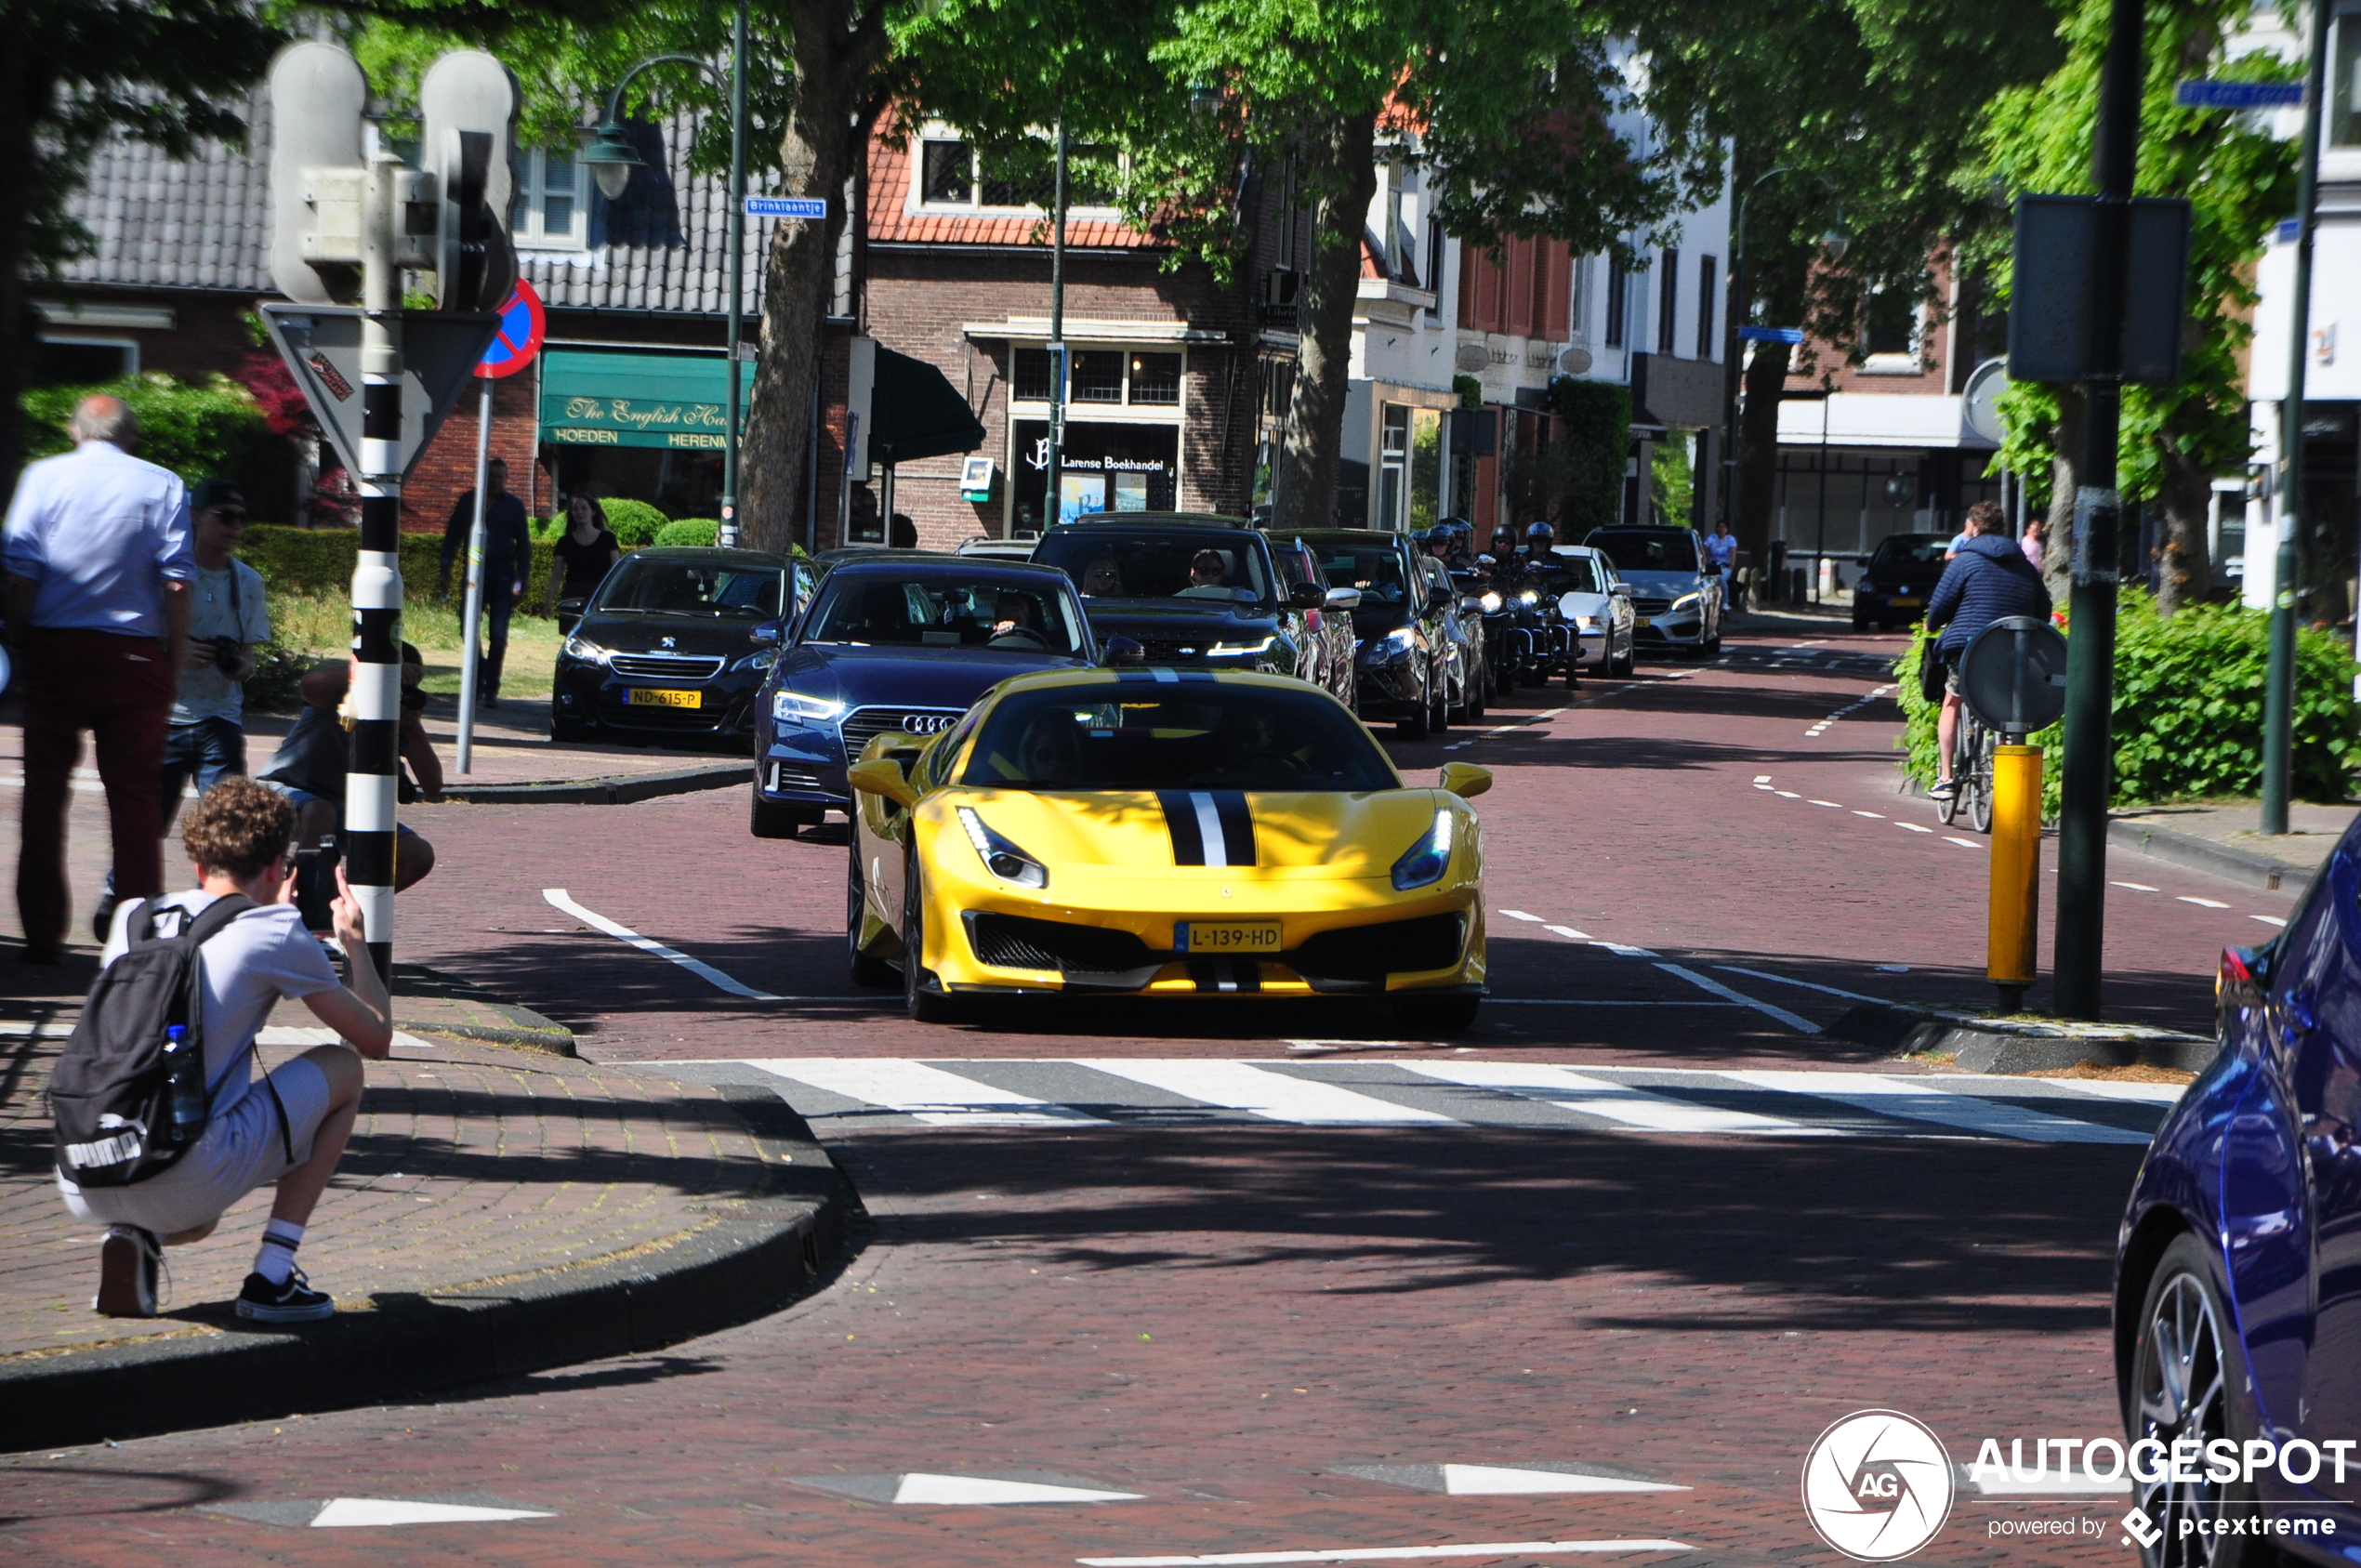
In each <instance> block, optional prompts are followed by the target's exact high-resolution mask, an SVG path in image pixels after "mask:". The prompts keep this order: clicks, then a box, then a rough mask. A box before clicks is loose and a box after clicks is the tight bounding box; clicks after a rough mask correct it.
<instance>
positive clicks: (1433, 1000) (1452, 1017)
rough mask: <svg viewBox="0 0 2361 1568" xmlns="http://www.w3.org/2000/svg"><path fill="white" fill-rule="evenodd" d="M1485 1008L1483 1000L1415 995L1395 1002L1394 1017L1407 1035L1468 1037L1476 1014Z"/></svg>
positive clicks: (1460, 996) (1403, 997)
mask: <svg viewBox="0 0 2361 1568" xmlns="http://www.w3.org/2000/svg"><path fill="white" fill-rule="evenodd" d="M1483 1006H1484V998H1483V997H1481V996H1466V995H1447V996H1431V995H1419V994H1418V993H1416V992H1413V993H1411V994H1410V995H1406V996H1401V997H1397V998H1396V999H1395V1001H1394V1004H1393V1013H1394V1016H1395V1017H1396V1018H1398V1019H1400V1020H1401V1021H1402V1027H1403V1030H1404V1032H1405V1033H1407V1034H1414V1035H1416V1034H1423V1035H1432V1036H1443V1037H1447V1036H1449V1035H1453V1034H1465V1033H1466V1032H1467V1030H1468V1029H1469V1028H1470V1027H1471V1025H1473V1024H1474V1022H1475V1021H1476V1010H1477V1009H1478V1008H1481V1007H1483Z"/></svg>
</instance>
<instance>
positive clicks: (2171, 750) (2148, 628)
mask: <svg viewBox="0 0 2361 1568" xmlns="http://www.w3.org/2000/svg"><path fill="white" fill-rule="evenodd" d="M2269 630H2270V617H2269V616H2268V615H2267V614H2266V613H2263V612H2262V611H2259V610H2248V609H2245V608H2242V607H2240V606H2236V605H2211V604H2207V605H2196V606H2192V607H2191V608H2188V609H2185V610H2183V611H2181V612H2180V613H2177V614H2175V615H2173V616H2172V617H2171V618H2170V619H2169V620H2168V619H2166V618H2165V617H2163V616H2161V615H2158V614H2157V613H2156V601H2155V600H2153V599H2151V598H2150V597H2149V596H2148V594H2147V593H2146V592H2144V591H2143V590H2141V589H2138V588H2126V589H2124V590H2123V594H2122V598H2121V600H2120V607H2119V608H2118V609H2117V613H2116V643H2115V724H2114V731H2115V796H2114V804H2116V805H2117V806H2130V805H2155V804H2160V803H2162V802H2165V801H2170V800H2202V799H2208V798H2213V797H2240V796H2249V795H2254V794H2257V793H2258V792H2260V791H2261V789H2262V686H2263V671H2264V665H2265V662H2266V659H2267V656H2268V655H2267V641H2268V637H2269ZM1926 642H1927V633H1926V628H1925V627H1924V626H1920V627H1919V629H1918V632H1917V634H1916V635H1915V636H1914V637H1913V638H1912V639H1911V642H1910V649H1909V652H1906V654H1904V655H1903V658H1902V660H1901V662H1900V663H1899V664H1898V665H1895V667H1894V679H1896V680H1898V681H1900V682H1901V683H1902V684H1901V691H1900V692H1899V693H1898V694H1899V696H1900V698H1901V702H1902V711H1903V714H1904V717H1905V718H1906V724H1905V726H1904V730H1903V738H1902V740H1901V741H1900V742H1898V743H1897V744H1898V745H1899V746H1900V748H1901V749H1902V750H1903V752H1904V753H1905V756H1904V759H1903V763H1902V767H1903V771H1905V772H1906V773H1907V774H1908V775H1909V776H1910V777H1912V778H1914V779H1917V780H1918V781H1919V782H1920V783H1921V784H1931V783H1932V782H1933V780H1934V777H1935V705H1933V704H1932V703H1928V702H1925V701H1923V700H1921V699H1920V697H1919V662H1920V659H1921V657H1922V652H1923V650H1924V648H1925V645H1926ZM2353 676H2354V662H2353V656H2352V650H2351V648H2350V646H2349V645H2348V644H2347V643H2346V642H2345V640H2344V639H2342V638H2341V637H2339V636H2337V635H2335V634H2333V633H2331V632H2328V631H2325V630H2318V629H2314V628H2311V627H2305V628H2302V629H2301V630H2299V631H2298V632H2297V634H2296V701H2295V736H2294V748H2293V753H2292V756H2291V758H2290V762H2291V764H2292V766H2291V768H2290V782H2291V784H2293V786H2294V790H2295V793H2296V794H2297V795H2298V796H2299V797H2302V798H2303V799H2306V800H2342V799H2343V798H2345V796H2346V793H2347V791H2348V788H2349V785H2350V780H2351V777H2352V774H2353V771H2354V764H2355V762H2356V761H2361V755H2356V748H2355V744H2354V703H2353ZM2033 739H2034V740H2035V741H2036V742H2038V743H2039V744H2040V745H2041V748H2042V752H2043V758H2042V792H2043V797H2044V798H2043V801H2042V810H2043V814H2044V815H2046V816H2052V817H2054V816H2055V815H2056V814H2057V807H2058V778H2059V773H2060V771H2061V769H2062V767H2063V764H2064V752H2063V746H2064V732H2063V730H2062V728H2061V727H2060V726H2058V725H2051V727H2050V728H2049V729H2047V730H2044V731H2040V732H2039V733H2038V734H2037V735H2035V736H2034V737H2033Z"/></svg>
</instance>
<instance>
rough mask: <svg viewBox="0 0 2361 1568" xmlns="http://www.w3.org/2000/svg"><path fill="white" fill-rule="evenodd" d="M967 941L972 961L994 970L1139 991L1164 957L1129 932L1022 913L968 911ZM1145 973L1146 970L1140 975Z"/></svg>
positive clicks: (1164, 960) (1161, 964) (1162, 963)
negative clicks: (1119, 982) (1121, 983)
mask: <svg viewBox="0 0 2361 1568" xmlns="http://www.w3.org/2000/svg"><path fill="white" fill-rule="evenodd" d="M967 923H968V941H969V943H970V944H971V945H972V946H973V947H974V948H975V955H976V957H977V958H978V959H980V960H982V961H983V962H984V963H986V964H990V965H992V966H993V967H994V968H1004V969H1055V970H1057V971H1058V972H1059V973H1061V974H1063V975H1065V976H1067V977H1069V978H1073V979H1082V980H1097V981H1101V982H1115V980H1116V979H1117V977H1121V978H1123V979H1125V980H1129V979H1130V977H1131V976H1134V975H1137V976H1139V978H1138V979H1137V980H1131V981H1130V986H1131V988H1133V989H1137V988H1138V987H1139V986H1141V985H1145V984H1146V983H1147V982H1149V980H1151V979H1153V978H1154V974H1155V971H1156V970H1157V969H1158V968H1162V967H1163V965H1164V963H1165V962H1166V955H1163V954H1159V953H1156V952H1154V950H1152V949H1151V948H1150V947H1149V946H1148V944H1147V943H1146V942H1141V940H1140V939H1139V938H1138V937H1137V936H1134V935H1133V934H1132V933H1131V932H1129V931H1118V930H1110V929H1108V928H1106V927H1104V926H1077V925H1073V924H1070V923H1068V922H1066V921H1063V920H1033V919H1028V918H1026V917H1025V916H1021V915H987V914H983V913H980V912H977V911H973V910H970V911H969V912H968V916H967ZM1143 971H1144V972H1143Z"/></svg>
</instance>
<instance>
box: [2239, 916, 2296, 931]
mask: <svg viewBox="0 0 2361 1568" xmlns="http://www.w3.org/2000/svg"><path fill="white" fill-rule="evenodd" d="M2247 918H2248V919H2249V920H2260V921H2262V923H2263V924H2264V925H2266V926H2276V927H2278V928H2279V929H2282V930H2285V929H2287V924H2288V923H2287V922H2286V921H2285V920H2282V919H2280V918H2279V917H2278V916H2275V915H2249V916H2247Z"/></svg>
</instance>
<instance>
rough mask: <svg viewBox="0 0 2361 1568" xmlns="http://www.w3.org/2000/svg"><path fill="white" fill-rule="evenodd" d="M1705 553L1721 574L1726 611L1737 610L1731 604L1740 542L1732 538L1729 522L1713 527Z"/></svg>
mask: <svg viewBox="0 0 2361 1568" xmlns="http://www.w3.org/2000/svg"><path fill="white" fill-rule="evenodd" d="M1705 553H1706V554H1707V555H1708V556H1710V557H1711V558H1712V559H1713V569H1714V570H1715V571H1716V572H1719V573H1721V603H1722V606H1723V608H1724V609H1734V608H1736V606H1735V605H1734V604H1733V603H1732V602H1731V594H1732V591H1733V587H1734V581H1733V579H1734V568H1735V567H1736V565H1737V560H1738V541H1737V540H1736V539H1735V538H1734V537H1733V536H1732V534H1731V533H1730V525H1729V524H1728V523H1727V522H1716V523H1715V524H1714V525H1713V536H1712V537H1711V538H1709V539H1708V540H1707V541H1706V542H1705Z"/></svg>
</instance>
